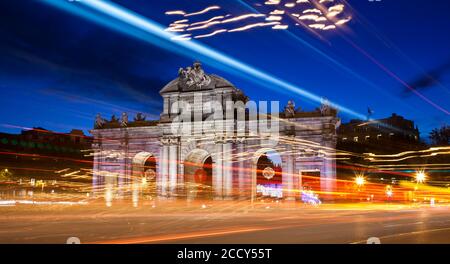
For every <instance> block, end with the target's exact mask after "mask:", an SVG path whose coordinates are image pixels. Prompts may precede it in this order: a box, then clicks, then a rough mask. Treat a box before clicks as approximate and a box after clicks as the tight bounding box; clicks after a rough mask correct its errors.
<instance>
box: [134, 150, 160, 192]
mask: <svg viewBox="0 0 450 264" xmlns="http://www.w3.org/2000/svg"><path fill="white" fill-rule="evenodd" d="M156 164H157V160H156V157H155V155H153V154H152V153H150V152H139V153H138V154H136V155H135V156H134V158H133V161H132V174H133V179H132V182H133V183H136V182H142V183H143V184H145V183H151V182H156V172H157V170H156Z"/></svg>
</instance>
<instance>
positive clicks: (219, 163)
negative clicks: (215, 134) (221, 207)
mask: <svg viewBox="0 0 450 264" xmlns="http://www.w3.org/2000/svg"><path fill="white" fill-rule="evenodd" d="M222 153H223V143H222V142H216V163H215V164H214V173H213V189H214V193H215V198H216V199H221V198H222V188H223V187H222V186H223V184H222V179H223V156H222Z"/></svg>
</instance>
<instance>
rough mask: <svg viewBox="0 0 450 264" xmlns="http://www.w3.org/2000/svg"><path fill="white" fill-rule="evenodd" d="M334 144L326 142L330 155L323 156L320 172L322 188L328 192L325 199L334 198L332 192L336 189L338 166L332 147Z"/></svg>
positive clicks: (324, 196)
mask: <svg viewBox="0 0 450 264" xmlns="http://www.w3.org/2000/svg"><path fill="white" fill-rule="evenodd" d="M331 145H332V144H326V146H327V147H328V149H327V150H326V151H327V153H328V155H327V156H326V157H327V159H325V157H324V158H323V161H322V168H321V172H320V188H321V190H322V191H323V192H326V194H324V195H323V198H324V199H327V200H330V199H333V195H332V192H334V191H335V190H336V166H335V160H334V157H335V152H336V151H335V150H334V148H332V147H331Z"/></svg>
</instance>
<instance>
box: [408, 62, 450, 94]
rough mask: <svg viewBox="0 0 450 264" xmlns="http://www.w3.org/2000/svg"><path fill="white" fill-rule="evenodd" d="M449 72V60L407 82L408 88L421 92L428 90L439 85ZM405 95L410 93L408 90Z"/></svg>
mask: <svg viewBox="0 0 450 264" xmlns="http://www.w3.org/2000/svg"><path fill="white" fill-rule="evenodd" d="M449 72H450V60H448V61H447V62H446V63H443V64H441V65H439V66H437V67H435V68H434V69H432V70H430V71H428V72H425V73H423V74H421V75H419V76H417V77H415V78H414V79H413V80H412V81H410V82H409V86H410V87H411V88H413V89H414V90H423V89H428V88H431V87H433V86H436V85H439V84H440V83H441V82H442V81H443V77H444V76H445V75H446V74H447V73H449ZM404 92H405V93H407V94H409V93H411V92H412V91H411V90H410V89H407V88H406V89H405V90H404Z"/></svg>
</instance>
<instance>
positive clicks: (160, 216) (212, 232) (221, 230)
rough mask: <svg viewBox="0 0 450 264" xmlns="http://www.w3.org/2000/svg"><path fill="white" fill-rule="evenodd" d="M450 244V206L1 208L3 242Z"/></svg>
mask: <svg viewBox="0 0 450 264" xmlns="http://www.w3.org/2000/svg"><path fill="white" fill-rule="evenodd" d="M69 237H78V238H79V239H80V241H81V243H99V244H104V243H107V244H110V243H114V244H136V243H202V244H207V243H250V244H264V243H319V244H322V243H338V244H342V243H344V244H346V243H366V242H367V239H368V238H370V237H377V238H379V239H380V240H381V243H449V242H450V215H449V214H448V206H447V205H440V206H437V207H429V206H426V205H422V206H417V205H416V206H412V205H398V204H352V205H349V204H347V205H342V204H324V205H322V206H320V207H308V206H305V205H303V204H288V203H286V204H281V203H280V204H278V203H277V204H275V203H274V204H273V205H270V204H259V205H254V206H250V205H249V203H248V202H247V201H242V202H241V201H229V202H224V201H221V202H211V201H210V202H208V203H207V202H205V203H202V202H191V203H187V202H185V201H184V202H182V201H159V202H155V201H153V202H146V203H142V204H141V205H140V206H139V207H136V208H134V207H132V206H131V205H130V204H129V203H126V202H123V203H122V204H119V203H117V204H114V205H113V206H112V207H105V206H104V204H102V203H100V202H91V203H89V204H85V205H51V206H48V205H46V206H40V205H15V206H3V207H0V243H56V244H62V243H66V241H67V239H68V238H69Z"/></svg>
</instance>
